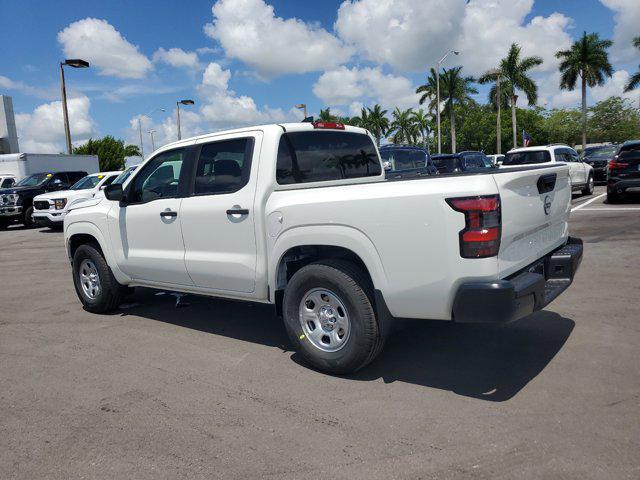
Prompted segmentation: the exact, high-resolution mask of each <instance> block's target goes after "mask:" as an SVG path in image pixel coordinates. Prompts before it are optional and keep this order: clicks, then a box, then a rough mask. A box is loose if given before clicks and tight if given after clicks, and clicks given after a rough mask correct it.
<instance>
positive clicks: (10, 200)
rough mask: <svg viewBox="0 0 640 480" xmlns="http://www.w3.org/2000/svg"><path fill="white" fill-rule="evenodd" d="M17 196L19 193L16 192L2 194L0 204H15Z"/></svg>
mask: <svg viewBox="0 0 640 480" xmlns="http://www.w3.org/2000/svg"><path fill="white" fill-rule="evenodd" d="M19 197H20V195H18V194H17V193H9V194H7V195H2V197H0V204H2V205H15V204H16V203H18V198H19Z"/></svg>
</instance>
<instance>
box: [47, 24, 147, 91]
mask: <svg viewBox="0 0 640 480" xmlns="http://www.w3.org/2000/svg"><path fill="white" fill-rule="evenodd" d="M58 42H60V43H61V44H62V48H63V50H64V53H65V56H66V57H67V58H82V59H84V60H87V61H88V62H89V63H90V64H91V66H92V67H97V68H98V69H99V70H100V74H101V75H110V76H114V77H120V78H143V77H144V76H145V75H146V74H147V72H148V71H149V70H151V68H152V64H151V62H150V61H149V59H148V58H147V57H146V56H144V55H143V54H142V53H140V52H139V51H138V47H137V46H135V45H132V44H131V43H129V42H128V41H127V40H126V39H125V38H124V37H123V36H122V35H121V34H120V32H118V31H117V30H116V29H115V28H114V27H113V26H112V25H111V24H110V23H109V22H107V21H106V20H100V19H97V18H85V19H83V20H78V21H77V22H74V23H72V24H70V25H69V26H68V27H67V28H65V29H64V30H62V31H61V32H60V33H58Z"/></svg>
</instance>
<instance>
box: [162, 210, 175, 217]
mask: <svg viewBox="0 0 640 480" xmlns="http://www.w3.org/2000/svg"><path fill="white" fill-rule="evenodd" d="M160 216H161V217H162V218H167V217H171V218H175V217H177V216H178V212H172V211H171V210H168V211H165V212H160Z"/></svg>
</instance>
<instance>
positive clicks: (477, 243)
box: [447, 195, 502, 258]
mask: <svg viewBox="0 0 640 480" xmlns="http://www.w3.org/2000/svg"><path fill="white" fill-rule="evenodd" d="M447 203H448V204H449V205H450V206H451V208H453V209H454V210H455V211H456V212H461V213H464V219H465V227H464V229H463V230H461V231H460V256H461V257H462V258H486V257H494V256H496V255H497V254H498V250H499V249H500V235H501V233H502V228H501V222H502V219H501V216H500V196H499V195H486V196H479V197H464V198H448V199H447Z"/></svg>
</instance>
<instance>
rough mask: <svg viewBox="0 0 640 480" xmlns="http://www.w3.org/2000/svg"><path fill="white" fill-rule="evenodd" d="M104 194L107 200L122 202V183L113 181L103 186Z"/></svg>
mask: <svg viewBox="0 0 640 480" xmlns="http://www.w3.org/2000/svg"><path fill="white" fill-rule="evenodd" d="M104 196H105V198H106V199H107V200H111V201H112V202H122V201H123V200H124V192H123V190H122V184H120V183H114V184H111V185H107V186H106V187H105V188H104Z"/></svg>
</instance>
